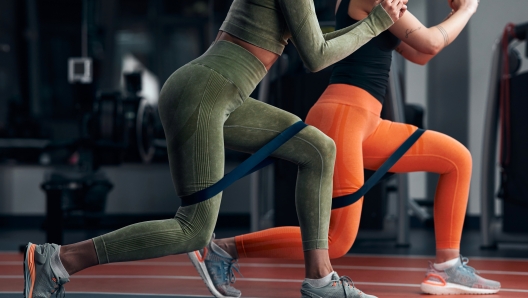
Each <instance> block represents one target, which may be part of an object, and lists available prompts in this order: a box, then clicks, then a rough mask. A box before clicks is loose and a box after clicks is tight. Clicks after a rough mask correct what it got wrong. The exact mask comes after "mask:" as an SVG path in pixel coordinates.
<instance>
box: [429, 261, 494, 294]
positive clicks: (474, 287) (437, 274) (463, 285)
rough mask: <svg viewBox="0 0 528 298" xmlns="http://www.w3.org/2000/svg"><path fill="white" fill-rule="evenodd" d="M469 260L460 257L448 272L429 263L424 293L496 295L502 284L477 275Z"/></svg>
mask: <svg viewBox="0 0 528 298" xmlns="http://www.w3.org/2000/svg"><path fill="white" fill-rule="evenodd" d="M468 262H469V260H468V259H467V258H463V257H462V256H460V258H459V260H458V261H457V263H456V264H455V265H454V266H453V267H451V268H449V269H446V270H437V269H436V268H435V267H434V265H433V264H432V263H429V270H427V273H426V274H425V279H424V281H423V282H422V284H421V289H422V291H423V292H425V293H428V294H433V295H453V294H495V293H497V292H498V291H499V290H500V287H501V285H500V283H499V282H497V281H493V280H489V279H485V278H482V277H480V276H479V275H477V271H475V269H474V268H472V267H469V266H468V265H467V263H468Z"/></svg>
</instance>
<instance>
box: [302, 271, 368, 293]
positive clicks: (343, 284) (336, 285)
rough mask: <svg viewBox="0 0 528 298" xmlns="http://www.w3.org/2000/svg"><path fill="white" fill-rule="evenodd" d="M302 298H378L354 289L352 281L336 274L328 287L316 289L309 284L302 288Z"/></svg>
mask: <svg viewBox="0 0 528 298" xmlns="http://www.w3.org/2000/svg"><path fill="white" fill-rule="evenodd" d="M301 294H302V298H377V297H376V296H372V295H367V294H365V293H363V292H361V291H360V290H359V289H357V288H356V287H354V283H353V282H352V279H350V277H348V276H341V277H339V275H337V273H334V275H332V280H331V281H330V283H329V284H327V285H326V286H322V287H320V288H315V287H313V286H311V285H310V284H309V283H307V282H303V284H302V286H301Z"/></svg>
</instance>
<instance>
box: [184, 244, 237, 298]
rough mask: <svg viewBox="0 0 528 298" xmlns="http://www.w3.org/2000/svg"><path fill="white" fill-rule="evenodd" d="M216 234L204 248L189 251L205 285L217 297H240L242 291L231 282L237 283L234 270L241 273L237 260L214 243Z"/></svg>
mask: <svg viewBox="0 0 528 298" xmlns="http://www.w3.org/2000/svg"><path fill="white" fill-rule="evenodd" d="M213 239H214V235H213V238H212V239H211V241H210V242H209V244H208V245H207V246H206V247H204V248H203V249H200V250H196V251H193V252H190V253H187V255H188V256H189V258H190V259H191V262H192V263H193V265H194V267H195V268H196V270H198V273H199V274H200V276H201V277H202V280H203V281H204V283H205V285H206V286H207V288H208V289H209V291H210V292H211V294H213V296H215V297H219V298H225V297H230V298H231V297H237V298H238V297H240V295H241V293H240V291H239V290H237V289H235V288H234V287H233V286H231V284H233V283H235V280H236V278H235V274H234V272H233V270H236V271H237V272H238V273H240V270H239V268H238V264H237V260H235V259H233V258H232V257H231V256H230V255H229V254H228V253H226V252H225V251H224V250H223V249H221V248H220V247H218V246H217V245H216V244H214V243H213Z"/></svg>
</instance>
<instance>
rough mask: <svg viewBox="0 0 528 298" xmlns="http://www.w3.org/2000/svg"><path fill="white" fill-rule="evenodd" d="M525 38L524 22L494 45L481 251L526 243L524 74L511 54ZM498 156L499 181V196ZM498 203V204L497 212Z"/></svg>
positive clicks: (527, 98)
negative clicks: (497, 178) (498, 162)
mask: <svg viewBox="0 0 528 298" xmlns="http://www.w3.org/2000/svg"><path fill="white" fill-rule="evenodd" d="M527 37H528V23H525V24H520V25H513V24H510V25H508V26H507V27H506V29H505V31H504V34H503V36H502V37H501V38H499V39H498V40H497V41H496V43H495V45H494V50H493V63H492V69H491V77H490V83H489V93H488V103H487V110H486V119H485V128H484V142H483V146H482V150H483V154H482V175H481V185H482V186H481V187H482V189H481V192H482V200H481V212H482V215H481V222H480V223H481V235H482V248H497V244H498V243H502V242H510V243H519V242H522V243H526V242H528V217H527V216H526V214H527V213H528V176H527V174H526V168H527V167H528V155H527V154H526V153H527V152H528V138H526V132H527V131H528V122H526V115H527V113H528V88H527V86H528V72H524V73H518V72H519V69H520V66H521V65H520V64H521V56H520V54H519V53H518V52H517V51H516V50H515V49H514V44H515V43H516V42H518V41H526V40H527ZM525 56H526V57H528V43H527V44H526V52H525ZM499 127H500V132H499V134H500V141H498V140H497V135H498V133H497V132H498V128H499ZM497 144H499V147H500V149H501V150H500V152H499V154H497V150H496V149H497ZM497 155H499V161H500V169H499V170H500V178H501V179H500V187H499V191H498V192H497V188H496V180H495V177H496V176H497ZM496 198H500V199H502V204H501V205H502V212H501V213H500V211H499V208H497V202H496Z"/></svg>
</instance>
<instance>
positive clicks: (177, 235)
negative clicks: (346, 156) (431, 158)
mask: <svg viewBox="0 0 528 298" xmlns="http://www.w3.org/2000/svg"><path fill="white" fill-rule="evenodd" d="M265 74H266V69H265V68H264V66H263V65H262V63H261V62H260V61H259V60H258V59H257V58H256V57H254V56H253V55H252V54H251V53H249V52H248V51H247V50H245V49H243V48H242V47H240V46H238V45H235V44H233V43H230V42H226V41H222V42H217V43H215V44H213V45H212V46H211V48H209V50H208V51H207V52H206V53H205V54H204V55H202V56H201V57H199V58H197V59H196V60H194V61H192V62H190V63H189V64H187V65H185V66H183V67H182V68H180V69H178V70H177V71H176V72H175V73H174V74H173V75H172V76H171V77H170V78H169V79H168V80H167V82H166V83H165V85H164V86H163V88H162V91H161V94H160V100H159V112H160V117H161V120H162V123H163V128H164V130H165V135H166V136H167V146H168V147H167V150H168V154H169V164H170V168H171V174H172V177H173V183H174V185H175V188H176V191H177V193H178V195H180V196H186V195H189V194H192V193H194V192H197V191H199V190H201V189H204V188H206V187H209V186H210V185H212V184H214V183H216V182H217V181H218V180H220V179H221V178H222V177H223V175H224V146H225V147H228V148H231V149H234V150H238V151H243V152H248V153H253V152H256V151H257V150H258V149H260V148H261V147H262V146H264V145H265V144H267V143H268V142H269V141H271V140H272V139H273V138H275V137H276V136H277V135H278V134H280V133H281V132H282V131H284V130H285V129H286V128H288V127H289V126H291V125H293V124H294V123H296V122H298V121H300V119H299V118H298V117H297V116H295V115H292V114H290V113H288V112H285V111H283V110H280V109H278V108H275V107H273V106H270V105H268V104H265V103H262V102H259V101H257V100H254V99H251V98H247V97H248V96H249V94H250V93H251V92H252V91H253V89H254V88H255V87H256V85H257V84H258V83H259V81H260V80H261V79H262V78H263V77H264V75H265ZM272 156H274V157H277V158H282V159H286V160H288V161H291V162H294V163H295V164H297V165H298V166H299V172H298V181H299V183H298V184H297V190H296V195H297V197H296V204H297V210H298V211H299V214H298V216H299V221H300V223H301V228H302V229H303V242H304V243H305V247H304V249H308V250H309V249H321V248H327V247H328V243H327V235H328V225H329V217H330V209H331V204H330V203H331V192H332V173H333V165H334V160H335V145H334V142H333V141H332V140H331V139H330V138H328V137H327V136H325V135H324V134H323V133H322V132H320V131H319V130H317V129H315V128H314V127H306V128H304V129H303V130H301V131H300V132H299V133H298V134H297V135H296V136H295V137H293V138H292V139H290V140H289V141H288V142H286V143H285V144H284V145H282V146H281V147H280V148H279V149H277V150H276V151H275V152H274V153H273V154H272ZM290 199H292V200H293V199H294V198H290ZM220 202H221V194H218V195H217V196H215V197H213V198H211V199H209V200H207V201H204V202H201V203H198V204H194V205H190V206H186V207H180V208H179V209H178V211H177V213H176V216H175V217H174V218H173V219H167V220H159V221H150V222H142V223H138V224H134V225H130V226H128V227H125V228H122V229H120V230H117V231H114V232H111V233H109V234H106V235H103V236H100V237H97V238H94V239H93V241H94V244H95V248H96V252H97V256H98V258H99V262H100V263H101V264H102V263H109V262H122V261H133V260H142V259H148V258H155V257H161V256H165V255H171V254H179V253H184V252H189V251H193V250H198V249H201V248H203V247H205V246H206V245H207V243H209V240H210V238H211V235H212V233H213V229H214V226H215V224H216V220H217V217H218V210H219V208H220Z"/></svg>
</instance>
